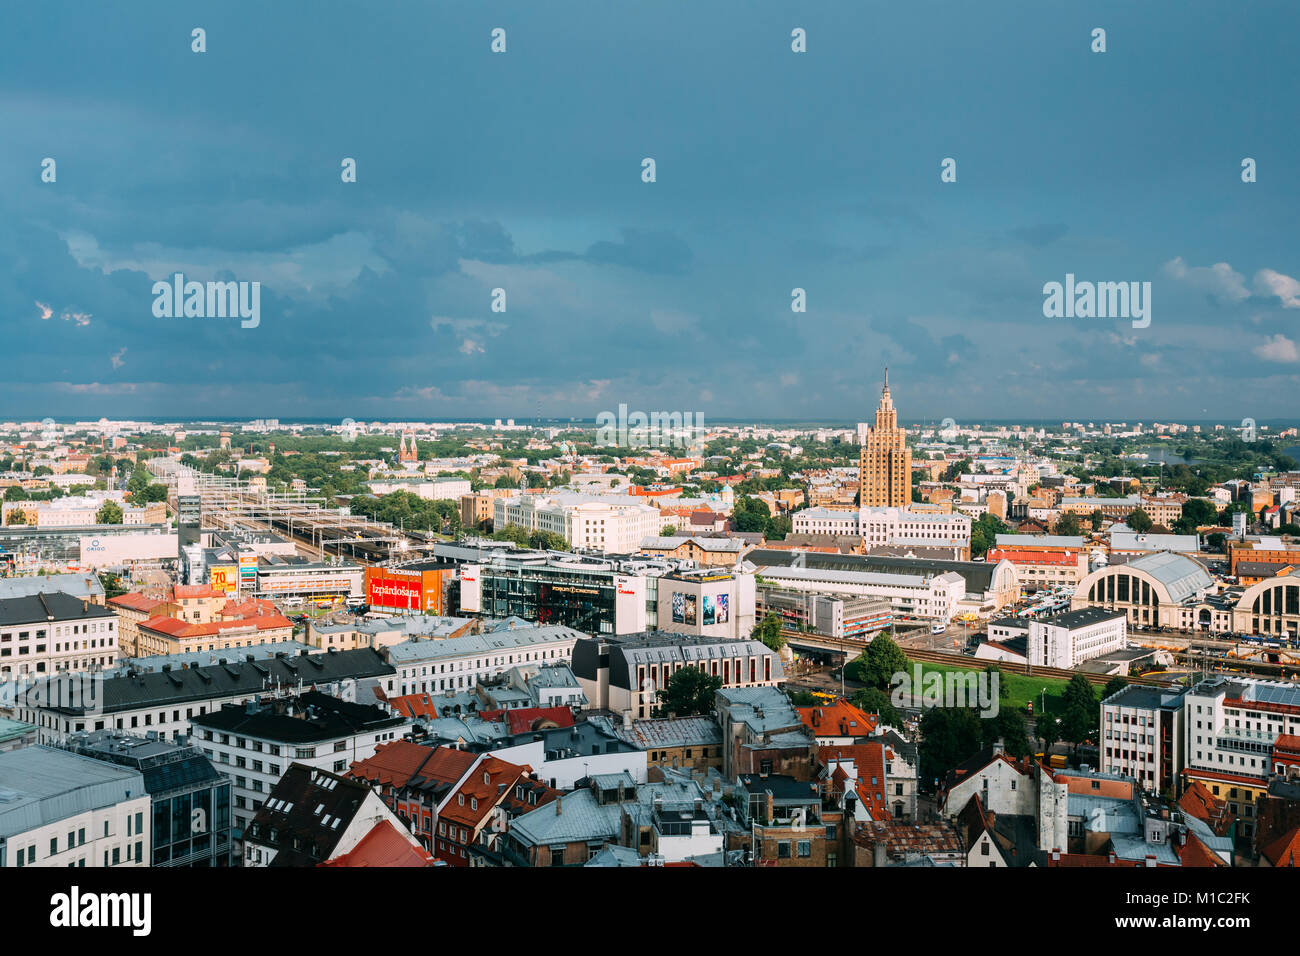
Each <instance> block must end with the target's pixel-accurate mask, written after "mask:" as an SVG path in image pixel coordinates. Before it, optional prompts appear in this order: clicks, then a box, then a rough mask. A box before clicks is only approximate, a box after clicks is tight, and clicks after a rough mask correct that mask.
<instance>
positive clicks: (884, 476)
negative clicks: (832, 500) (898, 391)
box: [858, 367, 912, 508]
mask: <svg viewBox="0 0 1300 956" xmlns="http://www.w3.org/2000/svg"><path fill="white" fill-rule="evenodd" d="M858 493H859V499H858V500H859V502H860V503H861V506H862V507H863V508H877V507H881V506H890V505H892V506H896V507H899V508H906V507H907V506H908V505H909V504H911V501H912V452H911V449H909V448H908V447H907V432H906V431H905V430H904V429H902V428H899V427H898V410H897V409H895V408H894V402H893V400H892V399H891V398H890V397H889V368H888V367H886V368H885V387H884V388H883V389H881V392H880V405H879V406H877V408H876V424H875V425H874V426H873V427H870V428H868V429H867V435H866V440H865V441H864V442H863V443H862V451H861V453H860V455H859V458H858Z"/></svg>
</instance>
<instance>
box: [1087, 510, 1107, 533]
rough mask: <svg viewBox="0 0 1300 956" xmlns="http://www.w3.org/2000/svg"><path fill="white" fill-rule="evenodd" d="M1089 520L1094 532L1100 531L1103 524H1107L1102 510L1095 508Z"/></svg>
mask: <svg viewBox="0 0 1300 956" xmlns="http://www.w3.org/2000/svg"><path fill="white" fill-rule="evenodd" d="M1088 520H1089V521H1091V522H1092V530H1093V531H1100V530H1101V526H1102V524H1103V522H1105V520H1106V516H1105V515H1104V514H1102V513H1101V509H1100V508H1094V509H1093V511H1092V516H1091V517H1090V518H1089V519H1088Z"/></svg>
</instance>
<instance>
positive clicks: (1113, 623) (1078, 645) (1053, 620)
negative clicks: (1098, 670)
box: [1028, 607, 1128, 670]
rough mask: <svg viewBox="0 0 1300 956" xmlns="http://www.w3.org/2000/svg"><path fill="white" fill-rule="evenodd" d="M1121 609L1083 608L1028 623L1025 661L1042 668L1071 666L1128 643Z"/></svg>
mask: <svg viewBox="0 0 1300 956" xmlns="http://www.w3.org/2000/svg"><path fill="white" fill-rule="evenodd" d="M1127 623H1128V619H1127V617H1126V615H1125V614H1124V612H1123V611H1108V610H1106V609H1104V608H1096V607H1090V608H1083V609H1081V610H1078V611H1066V612H1065V613H1063V614H1056V615H1053V616H1052V617H1045V618H1041V619H1037V620H1032V621H1030V622H1029V645H1028V660H1029V663H1031V664H1036V665H1040V666H1043V667H1059V668H1063V669H1067V670H1069V669H1072V668H1075V667H1078V666H1079V665H1080V664H1082V663H1083V662H1084V661H1090V660H1092V659H1093V658H1097V657H1102V656H1104V655H1106V654H1111V653H1113V652H1115V651H1122V650H1124V648H1125V647H1127V646H1128V629H1127Z"/></svg>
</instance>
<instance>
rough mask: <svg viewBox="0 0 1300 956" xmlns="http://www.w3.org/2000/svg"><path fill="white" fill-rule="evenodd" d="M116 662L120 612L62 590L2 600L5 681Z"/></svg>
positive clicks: (0, 645)
mask: <svg viewBox="0 0 1300 956" xmlns="http://www.w3.org/2000/svg"><path fill="white" fill-rule="evenodd" d="M115 663H117V615H116V614H114V613H113V612H112V611H110V610H109V609H108V608H106V607H103V606H102V605H99V604H92V603H91V602H90V601H89V600H87V599H78V598H75V597H73V596H72V595H70V594H64V593H62V592H54V593H36V594H29V595H26V596H24V597H14V598H4V599H0V680H8V679H10V678H12V677H19V678H22V677H29V678H41V677H47V676H50V675H52V674H57V673H60V672H64V671H93V670H100V669H103V668H108V667H112V666H113V665H114V664H115Z"/></svg>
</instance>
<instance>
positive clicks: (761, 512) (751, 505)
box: [731, 495, 772, 532]
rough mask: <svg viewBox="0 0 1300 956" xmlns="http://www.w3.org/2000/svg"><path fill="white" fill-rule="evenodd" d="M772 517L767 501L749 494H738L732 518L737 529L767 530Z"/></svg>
mask: <svg viewBox="0 0 1300 956" xmlns="http://www.w3.org/2000/svg"><path fill="white" fill-rule="evenodd" d="M771 517H772V512H771V511H770V510H769V509H768V507H767V502H765V501H763V500H761V499H759V498H751V497H749V495H740V496H738V497H737V498H736V503H735V505H734V506H733V508H732V511H731V520H732V522H733V523H734V524H735V526H736V530H737V531H759V532H763V531H766V530H767V523H768V521H769V520H770V519H771Z"/></svg>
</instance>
